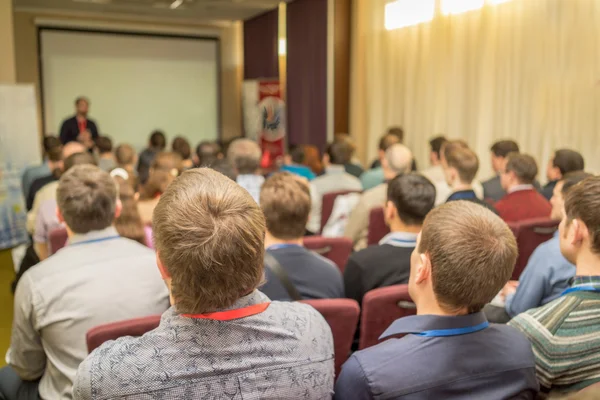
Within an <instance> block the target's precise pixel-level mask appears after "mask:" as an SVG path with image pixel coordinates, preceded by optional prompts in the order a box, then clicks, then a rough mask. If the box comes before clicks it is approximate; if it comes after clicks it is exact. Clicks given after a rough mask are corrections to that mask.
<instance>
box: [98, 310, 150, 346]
mask: <svg viewBox="0 0 600 400" xmlns="http://www.w3.org/2000/svg"><path fill="white" fill-rule="evenodd" d="M158 324H160V315H152V316H149V317H142V318H135V319H128V320H125V321H118V322H113V323H110V324H105V325H100V326H97V327H95V328H92V329H90V330H89V331H88V333H87V335H86V341H87V348H88V352H89V353H91V352H92V351H94V349H96V348H98V347H100V345H102V343H104V342H107V341H109V340H116V339H118V338H120V337H123V336H135V337H137V336H142V335H143V334H144V333H146V332H150V331H151V330H153V329H156V328H157V327H158Z"/></svg>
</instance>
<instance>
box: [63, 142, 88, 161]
mask: <svg viewBox="0 0 600 400" xmlns="http://www.w3.org/2000/svg"><path fill="white" fill-rule="evenodd" d="M86 151H87V149H86V148H85V146H84V145H82V144H81V143H79V142H69V143H67V144H65V145H64V146H63V147H62V158H63V160H64V159H66V158H67V157H69V156H70V155H71V154H75V153H83V152H86Z"/></svg>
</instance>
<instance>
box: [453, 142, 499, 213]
mask: <svg viewBox="0 0 600 400" xmlns="http://www.w3.org/2000/svg"><path fill="white" fill-rule="evenodd" d="M442 165H443V168H444V174H445V176H446V182H447V183H448V186H450V188H451V189H452V194H451V195H450V196H448V199H447V200H446V201H447V202H448V201H456V200H466V201H470V202H472V203H475V204H479V205H480V206H483V207H485V208H487V209H489V210H490V211H492V212H493V213H495V214H498V212H497V211H496V209H495V208H494V207H492V206H491V205H489V204H488V203H486V202H485V201H483V200H481V199H479V198H478V197H477V195H476V194H475V191H474V190H473V185H472V184H473V180H474V179H475V176H476V175H477V171H478V170H479V158H478V157H477V154H475V152H474V151H473V150H471V149H468V148H466V149H465V148H461V147H452V146H448V147H446V148H444V161H443V163H442Z"/></svg>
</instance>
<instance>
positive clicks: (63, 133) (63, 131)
mask: <svg viewBox="0 0 600 400" xmlns="http://www.w3.org/2000/svg"><path fill="white" fill-rule="evenodd" d="M71 140H72V139H70V138H69V120H68V119H66V120H64V121H63V123H62V125H61V126H60V141H61V142H62V144H66V143H67V142H70V141H71Z"/></svg>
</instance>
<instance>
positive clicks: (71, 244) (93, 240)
mask: <svg viewBox="0 0 600 400" xmlns="http://www.w3.org/2000/svg"><path fill="white" fill-rule="evenodd" d="M120 237H121V236H119V235H115V236H107V237H103V238H98V239H90V240H84V241H82V242H75V243H69V246H78V245H80V244H88V243H96V242H105V241H107V240H113V239H119V238H120Z"/></svg>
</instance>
